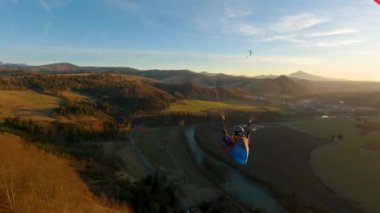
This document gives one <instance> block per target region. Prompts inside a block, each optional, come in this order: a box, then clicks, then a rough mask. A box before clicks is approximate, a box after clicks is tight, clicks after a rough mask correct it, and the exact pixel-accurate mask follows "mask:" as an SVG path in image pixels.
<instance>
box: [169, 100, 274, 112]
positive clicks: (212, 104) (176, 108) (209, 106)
mask: <svg viewBox="0 0 380 213" xmlns="http://www.w3.org/2000/svg"><path fill="white" fill-rule="evenodd" d="M222 110H236V111H274V110H276V109H275V108H273V107H262V106H254V105H244V104H238V103H222V102H216V101H202V100H182V101H179V102H176V103H174V104H172V105H171V106H170V107H169V108H168V109H167V110H165V111H166V112H189V113H201V112H209V111H216V112H218V111H222Z"/></svg>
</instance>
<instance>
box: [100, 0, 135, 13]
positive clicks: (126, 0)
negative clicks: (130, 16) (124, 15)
mask: <svg viewBox="0 0 380 213" xmlns="http://www.w3.org/2000/svg"><path fill="white" fill-rule="evenodd" d="M103 1H104V2H105V3H106V4H108V5H111V6H115V7H118V8H121V9H123V10H127V11H135V10H137V9H138V5H137V4H136V3H135V2H133V1H131V0H103Z"/></svg>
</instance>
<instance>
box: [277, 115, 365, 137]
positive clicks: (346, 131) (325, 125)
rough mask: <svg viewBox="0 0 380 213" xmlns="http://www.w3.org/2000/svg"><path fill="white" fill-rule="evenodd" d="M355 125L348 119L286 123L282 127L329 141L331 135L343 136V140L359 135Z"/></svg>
mask: <svg viewBox="0 0 380 213" xmlns="http://www.w3.org/2000/svg"><path fill="white" fill-rule="evenodd" d="M355 123H356V121H354V120H348V119H314V120H303V121H292V122H286V123H284V126H288V127H291V128H294V129H297V130H299V131H301V132H305V133H308V134H310V135H314V136H317V137H322V138H325V139H330V138H331V136H332V135H333V134H335V135H337V134H343V136H344V137H345V138H349V137H352V136H357V135H359V134H360V129H359V128H357V127H355Z"/></svg>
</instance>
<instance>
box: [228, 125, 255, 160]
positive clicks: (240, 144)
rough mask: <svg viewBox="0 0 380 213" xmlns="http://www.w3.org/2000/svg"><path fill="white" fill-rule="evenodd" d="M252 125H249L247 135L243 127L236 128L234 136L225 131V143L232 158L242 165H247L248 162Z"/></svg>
mask: <svg viewBox="0 0 380 213" xmlns="http://www.w3.org/2000/svg"><path fill="white" fill-rule="evenodd" d="M250 123H251V122H250ZM250 123H249V124H248V125H247V128H248V131H247V132H246V133H245V134H244V128H243V127H241V126H236V127H235V128H234V134H233V135H232V136H230V135H229V134H228V133H227V130H226V128H224V129H223V142H224V144H225V145H226V146H227V147H228V150H229V154H230V157H231V159H232V160H233V161H235V162H236V163H238V164H240V165H246V164H247V161H248V153H249V136H250V131H249V125H250Z"/></svg>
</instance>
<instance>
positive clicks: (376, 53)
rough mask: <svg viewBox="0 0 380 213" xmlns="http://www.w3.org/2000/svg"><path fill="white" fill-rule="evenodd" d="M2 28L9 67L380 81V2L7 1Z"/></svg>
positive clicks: (0, 11) (0, 56) (0, 13)
mask: <svg viewBox="0 0 380 213" xmlns="http://www.w3.org/2000/svg"><path fill="white" fill-rule="evenodd" d="M0 26H1V27H0V61H2V62H7V63H25V64H29V65H42V64H49V63H57V62H69V63H73V64H76V65H81V66H127V67H134V68H138V69H189V70H193V71H197V72H202V71H206V72H210V73H226V74H232V75H245V76H257V75H270V74H273V75H279V74H290V73H293V72H296V71H301V70H302V71H305V72H308V73H312V74H316V75H322V76H326V77H332V78H339V79H351V80H374V81H380V6H379V5H377V4H376V3H375V2H374V1H373V0H191V1H189V0H0ZM249 50H252V51H253V54H252V56H250V57H248V58H247V56H248V55H249Z"/></svg>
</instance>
